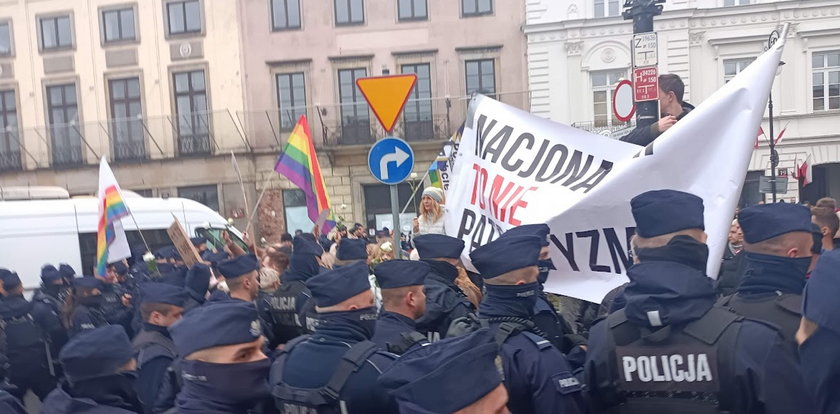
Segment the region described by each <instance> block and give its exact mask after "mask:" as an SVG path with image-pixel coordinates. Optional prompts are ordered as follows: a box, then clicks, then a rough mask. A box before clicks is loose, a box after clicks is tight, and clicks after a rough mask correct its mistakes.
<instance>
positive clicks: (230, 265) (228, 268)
mask: <svg viewBox="0 0 840 414" xmlns="http://www.w3.org/2000/svg"><path fill="white" fill-rule="evenodd" d="M216 268H217V269H219V273H221V274H222V276H224V277H225V278H226V279H236V278H237V277H240V276H242V275H246V274H248V273H251V272H253V271H255V270H259V268H260V264H259V262H258V261H257V256H254V255H253V254H245V255H242V256H238V257H234V258H233V259H230V260H228V261H225V262H221V263H219V264H218V265H216Z"/></svg>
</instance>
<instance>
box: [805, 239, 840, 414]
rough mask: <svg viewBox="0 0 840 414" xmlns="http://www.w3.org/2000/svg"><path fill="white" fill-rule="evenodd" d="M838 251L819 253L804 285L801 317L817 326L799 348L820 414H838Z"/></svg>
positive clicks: (839, 374)
mask: <svg viewBox="0 0 840 414" xmlns="http://www.w3.org/2000/svg"><path fill="white" fill-rule="evenodd" d="M838 269H840V250H837V249H835V250H832V251H828V252H825V253H823V254H822V256H821V257H820V260H819V261H818V262H817V266H816V267H815V268H814V271H813V272H812V273H811V278H810V279H809V280H808V284H807V285H806V286H805V295H804V297H803V301H802V316H803V318H805V319H807V320H808V321H810V322H813V323H814V324H816V325H817V329H816V331H814V332H813V333H812V334H811V335H810V336H808V337H807V339H805V341H804V342H802V344H801V345H799V358H800V364H801V365H802V372H806V373H807V375H805V385H806V386H807V387H808V389H809V390H810V391H811V393H812V394H813V395H814V396H815V397H816V404H817V410H816V411H814V412H815V413H820V414H837V413H840V393H838V392H837V390H840V353H838V350H840V309H838V307H837V298H839V297H840V277H838V276H840V275H838Z"/></svg>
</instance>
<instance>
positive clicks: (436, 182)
mask: <svg viewBox="0 0 840 414" xmlns="http://www.w3.org/2000/svg"><path fill="white" fill-rule="evenodd" d="M429 185H430V186H432V187H437V188H440V189H441V190H443V183H442V182H441V181H440V170H438V161H435V162H432V165H430V166H429Z"/></svg>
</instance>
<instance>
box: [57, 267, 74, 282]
mask: <svg viewBox="0 0 840 414" xmlns="http://www.w3.org/2000/svg"><path fill="white" fill-rule="evenodd" d="M58 273H61V277H63V278H67V279H70V278H72V277H74V276H76V270H75V269H73V267H72V266H70V265H69V264H67V263H61V264H59V265H58Z"/></svg>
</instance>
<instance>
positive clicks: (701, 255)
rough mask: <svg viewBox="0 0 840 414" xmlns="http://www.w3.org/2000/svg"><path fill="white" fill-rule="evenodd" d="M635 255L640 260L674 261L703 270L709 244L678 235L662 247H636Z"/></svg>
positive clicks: (706, 260) (704, 269)
mask: <svg viewBox="0 0 840 414" xmlns="http://www.w3.org/2000/svg"><path fill="white" fill-rule="evenodd" d="M636 256H637V257H638V258H639V261H641V262H676V263H680V264H684V265H686V266H688V267H691V268H694V269H696V270H700V271H702V272H705V271H706V263H707V262H708V261H709V246H707V245H706V244H705V243H701V242H699V241H697V240H696V239H694V238H693V237H691V236H685V235H680V236H674V237H673V238H672V239H671V240H670V241H668V244H666V245H665V246H662V247H651V248H643V249H636Z"/></svg>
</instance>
